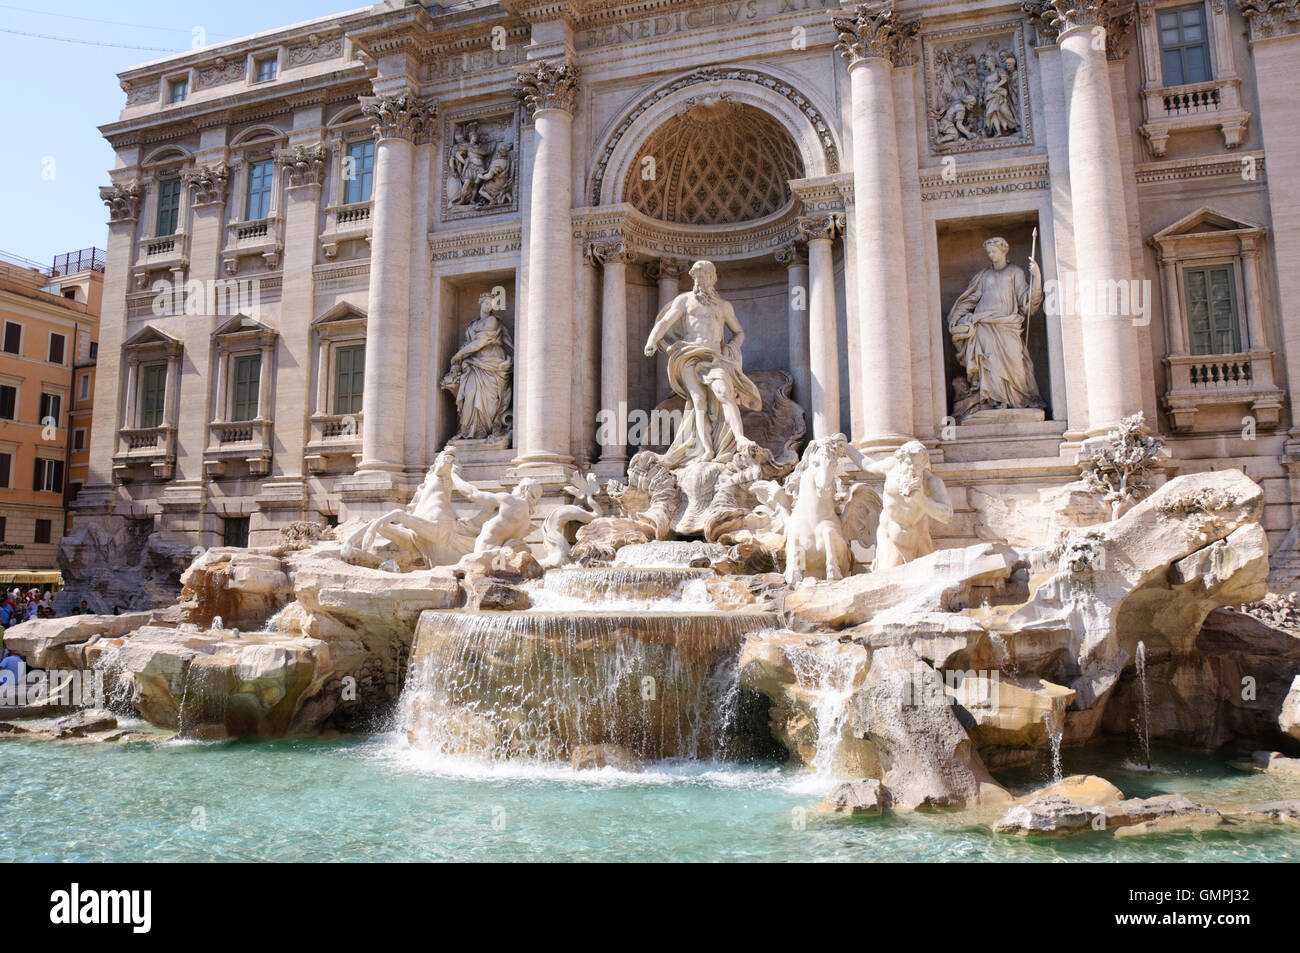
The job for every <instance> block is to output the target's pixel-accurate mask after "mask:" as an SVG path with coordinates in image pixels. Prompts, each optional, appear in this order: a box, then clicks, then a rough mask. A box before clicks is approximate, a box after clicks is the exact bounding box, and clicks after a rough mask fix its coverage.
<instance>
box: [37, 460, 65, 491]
mask: <svg viewBox="0 0 1300 953" xmlns="http://www.w3.org/2000/svg"><path fill="white" fill-rule="evenodd" d="M34 470H35V472H34V473H33V474H32V489H33V490H37V491H39V492H42V493H62V492H63V461H62V460H46V459H45V458H44V457H37V458H36V466H35V468H34Z"/></svg>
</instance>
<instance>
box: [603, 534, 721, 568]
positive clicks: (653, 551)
mask: <svg viewBox="0 0 1300 953" xmlns="http://www.w3.org/2000/svg"><path fill="white" fill-rule="evenodd" d="M726 555H727V547H726V546H723V545H722V544H721V543H696V542H687V541H682V540H664V541H662V542H654V543H633V544H632V545H631V546H623V547H622V548H620V549H619V551H618V554H617V555H616V556H615V557H614V568H616V569H619V568H628V569H672V568H685V567H689V566H690V565H691V563H692V562H693V561H696V560H700V559H705V560H712V559H723V558H725V557H726Z"/></svg>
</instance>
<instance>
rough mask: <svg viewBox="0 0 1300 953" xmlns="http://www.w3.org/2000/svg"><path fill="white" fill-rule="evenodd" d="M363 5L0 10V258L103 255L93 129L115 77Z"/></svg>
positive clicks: (15, 6)
mask: <svg viewBox="0 0 1300 953" xmlns="http://www.w3.org/2000/svg"><path fill="white" fill-rule="evenodd" d="M365 5H366V0H274V2H268V0H224V2H222V3H195V2H171V3H164V2H161V0H115V2H113V3H104V2H103V0H67V2H62V3H59V4H57V5H55V4H53V3H52V2H51V0H12V2H8V0H0V90H3V93H0V135H2V136H3V140H2V141H0V202H2V203H3V204H0V250H3V251H6V252H9V253H11V254H15V255H21V256H22V257H24V258H30V259H32V260H34V261H37V262H40V263H41V264H43V265H46V266H48V265H50V264H51V262H52V261H53V258H54V256H55V255H57V254H59V253H61V252H66V251H74V250H76V249H78V248H87V247H89V246H91V245H98V246H99V247H100V248H103V247H104V244H105V242H106V241H107V237H108V228H107V226H106V225H105V224H104V223H105V222H106V221H107V220H108V213H107V209H105V208H104V205H103V203H102V202H101V201H100V200H99V187H100V186H101V185H107V184H108V171H109V169H111V168H112V167H113V150H112V149H110V148H109V147H108V143H106V142H105V141H104V140H103V138H101V137H100V135H99V130H98V129H97V127H98V126H100V125H101V124H103V123H106V122H111V121H113V120H114V119H116V118H117V117H118V114H119V113H120V112H121V109H122V105H123V103H124V101H125V99H126V97H125V94H124V93H123V92H122V89H121V87H120V86H118V83H117V74H118V73H119V72H121V71H122V70H124V69H127V68H129V67H131V66H135V65H137V64H139V63H146V62H148V61H150V60H153V59H157V58H159V57H162V56H165V55H167V52H169V51H177V52H182V51H186V50H189V49H190V48H191V47H192V46H193V45H194V42H195V41H194V39H193V36H194V29H195V27H202V28H203V30H204V33H205V36H206V39H207V42H208V44H209V45H211V44H213V43H220V42H223V41H226V40H231V39H235V38H237V37H241V36H247V35H249V34H250V33H258V32H261V31H263V30H270V29H273V28H275V27H280V26H287V25H289V24H291V23H299V22H301V21H303V20H312V19H315V18H316V17H321V16H326V15H328V14H331V13H339V12H342V11H345V10H355V9H357V8H358V7H363V6H365ZM42 8H44V11H48V12H43V11H42ZM19 34H42V35H44V36H50V37H62V38H65V40H78V41H81V42H76V43H73V42H66V41H65V40H55V39H41V38H38V37H35V36H24V35H19ZM92 44H117V45H115V46H107V45H105V46H96V45H92ZM123 47H135V48H134V49H124V48H123ZM141 47H151V48H152V49H141Z"/></svg>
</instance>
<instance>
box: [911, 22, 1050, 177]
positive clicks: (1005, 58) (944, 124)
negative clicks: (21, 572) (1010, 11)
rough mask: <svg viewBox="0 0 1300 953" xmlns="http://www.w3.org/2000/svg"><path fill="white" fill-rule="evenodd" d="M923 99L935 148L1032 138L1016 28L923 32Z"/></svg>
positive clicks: (955, 149)
mask: <svg viewBox="0 0 1300 953" xmlns="http://www.w3.org/2000/svg"><path fill="white" fill-rule="evenodd" d="M924 46H925V85H926V105H927V112H928V113H929V127H930V145H931V148H932V149H933V150H934V151H935V152H964V151H967V150H972V149H989V148H998V147H1005V146H1020V145H1026V144H1028V143H1030V142H1031V141H1032V140H1033V134H1032V128H1031V125H1030V118H1029V104H1028V93H1029V84H1028V82H1027V77H1026V74H1025V46H1024V38H1023V35H1022V34H1021V32H1020V30H1019V28H1018V27H1017V26H1015V25H1010V24H1009V25H1007V26H1005V27H1003V28H1001V29H995V30H991V31H990V30H983V31H978V32H975V31H969V30H966V31H957V32H949V33H940V34H933V35H930V36H927V37H925V42H924Z"/></svg>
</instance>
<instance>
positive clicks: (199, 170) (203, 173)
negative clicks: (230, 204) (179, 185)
mask: <svg viewBox="0 0 1300 953" xmlns="http://www.w3.org/2000/svg"><path fill="white" fill-rule="evenodd" d="M181 181H183V182H184V183H185V184H186V185H188V186H189V187H190V189H191V190H192V191H193V193H194V199H193V202H192V206H193V207H194V208H203V207H205V206H208V205H220V204H221V203H222V202H224V201H225V200H226V187H227V186H228V185H229V184H230V166H228V165H226V163H224V162H220V163H217V164H216V165H212V166H196V167H195V168H193V169H186V170H185V172H184V173H182V175H181Z"/></svg>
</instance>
